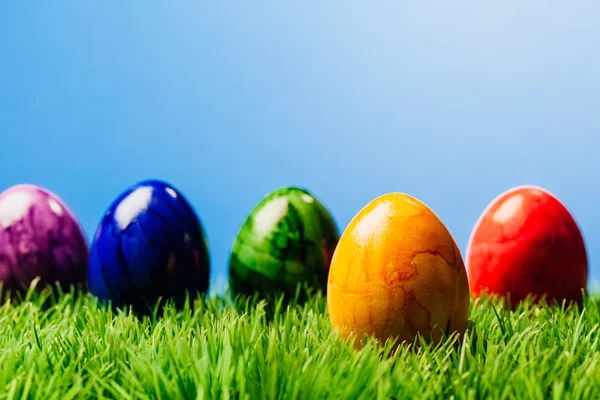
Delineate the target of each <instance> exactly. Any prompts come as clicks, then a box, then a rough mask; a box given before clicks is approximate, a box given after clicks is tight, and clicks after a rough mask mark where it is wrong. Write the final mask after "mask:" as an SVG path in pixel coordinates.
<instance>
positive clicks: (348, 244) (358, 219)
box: [327, 193, 470, 345]
mask: <svg viewBox="0 0 600 400" xmlns="http://www.w3.org/2000/svg"><path fill="white" fill-rule="evenodd" d="M469 299H470V297H469V285H468V281H467V275H466V271H465V266H464V264H463V260H462V256H461V254H460V251H459V249H458V247H457V246H456V242H455V241H454V239H453V238H452V235H451V234H450V232H449V231H448V229H447V228H446V227H445V226H444V224H443V223H442V221H440V219H439V218H438V217H437V216H436V215H435V214H434V213H433V211H431V210H430V209H429V208H428V207H427V206H426V205H425V204H423V203H421V202H420V201H419V200H417V199H415V198H413V197H411V196H409V195H406V194H402V193H390V194H386V195H383V196H381V197H378V198H377V199H375V200H373V201H372V202H371V203H369V204H368V205H367V206H365V207H364V208H363V209H362V210H361V211H360V212H359V213H358V214H357V215H356V216H355V217H354V218H353V219H352V221H351V222H350V224H349V225H348V227H347V228H346V230H345V231H344V233H343V235H342V237H341V238H340V241H339V243H338V246H337V248H336V250H335V253H334V255H333V260H332V263H331V268H330V271H329V279H328V286H327V308H328V311H329V316H330V318H331V322H332V325H333V328H334V329H336V330H338V331H339V332H340V333H341V334H342V335H343V336H348V335H349V334H350V333H354V334H355V335H356V338H357V339H360V338H362V337H363V335H365V334H368V335H373V336H375V337H376V338H377V339H378V340H380V341H382V342H384V341H385V340H386V339H387V338H396V337H397V338H398V339H399V341H400V342H401V341H404V340H407V341H410V340H412V339H413V338H414V337H415V336H416V334H417V333H419V334H420V335H422V336H425V337H426V336H428V335H429V334H431V337H432V339H433V340H435V341H438V340H440V339H441V338H442V337H443V335H444V333H448V334H450V333H453V332H459V333H462V332H464V330H465V328H466V325H467V314H468V310H469ZM355 344H357V345H358V341H357V342H355Z"/></svg>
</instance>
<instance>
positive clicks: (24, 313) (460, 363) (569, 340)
mask: <svg viewBox="0 0 600 400" xmlns="http://www.w3.org/2000/svg"><path fill="white" fill-rule="evenodd" d="M44 301H46V304H47V305H46V306H45V307H42V306H41V304H43V303H44ZM195 304H196V307H195V311H194V312H191V311H190V309H189V308H187V309H185V310H183V311H180V312H176V311H175V310H174V309H172V308H170V307H167V310H166V312H165V315H164V316H163V317H162V318H155V321H152V318H145V319H143V320H140V319H138V318H137V317H135V316H134V315H131V314H127V313H124V312H118V313H115V312H113V311H110V310H108V309H106V308H105V307H101V306H99V305H98V304H97V302H96V301H95V300H94V299H93V298H92V297H91V296H89V295H84V296H78V297H77V296H73V295H72V294H63V295H60V296H57V298H56V299H55V300H51V301H50V304H48V300H47V296H46V295H32V294H31V293H30V295H29V298H28V299H27V301H25V302H20V303H18V302H13V303H12V304H10V303H7V304H5V305H3V306H2V307H1V308H0V319H1V323H0V349H1V350H0V398H2V399H4V398H10V399H13V398H18V399H25V398H31V399H44V400H46V399H73V398H76V399H84V398H118V399H146V398H149V399H221V398H225V399H227V398H242V399H275V398H277V399H288V398H289V399H295V398H304V399H321V398H332V399H405V398H514V399H525V398H527V399H562V398H599V397H600V352H599V351H598V350H599V337H600V336H599V331H598V326H599V322H600V307H599V305H600V299H598V298H597V297H595V296H592V297H590V298H588V299H587V300H586V303H585V307H584V309H583V312H582V311H578V310H572V309H571V310H567V311H564V310H563V309H561V308H560V307H553V308H537V309H536V308H534V309H530V310H526V309H525V307H522V308H521V309H519V310H517V311H515V312H508V311H504V310H503V309H502V308H497V311H495V308H494V307H493V306H492V305H491V304H490V303H487V302H485V303H480V304H472V307H471V313H470V317H469V318H470V320H471V321H472V326H471V329H470V331H469V333H468V334H467V335H465V336H464V337H462V338H461V339H460V340H457V338H454V339H450V340H448V341H446V342H445V343H444V344H442V345H440V346H437V347H432V346H424V347H422V348H421V349H420V350H418V351H415V350H410V349H407V348H405V347H401V348H400V349H399V351H397V352H391V351H390V348H391V346H387V347H386V348H384V347H381V346H377V345H376V344H375V343H372V342H368V343H367V345H366V347H364V348H363V349H362V350H360V351H356V350H354V349H353V348H351V347H350V346H349V345H348V344H346V343H344V342H340V341H339V340H338V339H337V338H336V337H335V335H334V334H332V332H331V328H330V325H329V320H328V317H327V314H326V302H325V299H324V298H323V297H321V296H319V295H317V296H314V297H312V298H311V299H310V301H309V302H308V303H307V304H306V305H305V306H299V305H293V306H289V307H281V308H278V307H277V306H276V305H275V306H273V307H274V308H275V310H274V311H273V314H272V313H271V311H269V312H266V311H265V302H253V301H247V302H243V301H239V302H237V307H234V306H231V305H229V304H228V303H227V302H226V301H224V300H223V299H220V298H211V299H209V300H207V301H200V300H198V301H196V302H195ZM268 315H269V316H270V317H268V318H267V316H268Z"/></svg>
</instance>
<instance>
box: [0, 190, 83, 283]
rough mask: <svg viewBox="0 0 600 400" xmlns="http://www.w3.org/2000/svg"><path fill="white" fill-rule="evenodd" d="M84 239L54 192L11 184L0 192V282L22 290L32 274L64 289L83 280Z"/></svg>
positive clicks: (42, 280) (73, 218)
mask: <svg viewBox="0 0 600 400" xmlns="http://www.w3.org/2000/svg"><path fill="white" fill-rule="evenodd" d="M87 263H88V244H87V242H86V239H85V236H84V234H83V231H82V230H81V227H80V226H79V223H78V222H77V220H76V219H75V217H74V216H73V214H72V213H71V212H70V211H69V209H68V208H67V207H66V205H65V204H64V203H63V202H62V201H61V200H60V199H59V198H58V197H57V196H55V195H54V194H52V193H50V192H49V191H47V190H45V189H42V188H39V187H37V186H33V185H17V186H13V187H11V188H9V189H8V190H6V191H5V192H3V193H2V194H0V282H2V284H3V288H4V290H22V289H24V288H27V287H28V286H29V285H30V284H31V282H32V280H33V279H35V278H36V277H39V278H40V285H45V284H55V283H56V282H59V283H60V285H61V286H62V287H64V288H67V289H68V286H69V285H72V284H84V283H85V280H86V276H87Z"/></svg>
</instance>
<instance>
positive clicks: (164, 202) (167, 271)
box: [88, 180, 209, 313]
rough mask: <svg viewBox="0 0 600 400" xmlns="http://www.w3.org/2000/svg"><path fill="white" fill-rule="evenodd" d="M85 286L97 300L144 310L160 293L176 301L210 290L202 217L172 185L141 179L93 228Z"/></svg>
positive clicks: (176, 302) (162, 296)
mask: <svg viewBox="0 0 600 400" xmlns="http://www.w3.org/2000/svg"><path fill="white" fill-rule="evenodd" d="M88 279H89V289H90V292H91V293H92V294H94V295H95V296H97V297H98V298H99V299H100V301H102V302H105V301H110V302H111V303H112V305H113V306H116V307H128V306H131V307H132V309H133V310H134V311H136V312H139V313H147V312H149V311H150V310H151V309H152V307H155V306H156V305H157V304H158V302H159V299H162V300H165V301H167V300H172V301H173V302H174V304H175V306H176V307H180V306H181V305H182V304H183V303H184V301H185V299H186V296H187V295H189V296H190V300H194V298H195V296H197V295H199V294H203V293H205V292H206V291H207V290H208V282H209V253H208V244H207V240H206V236H205V234H204V229H203V227H202V224H201V221H200V219H199V218H198V216H197V215H196V213H195V212H194V210H193V209H192V207H191V206H190V204H189V203H188V201H187V200H186V199H185V198H184V197H183V195H182V194H181V193H180V192H179V191H178V190H177V189H175V188H174V187H173V186H172V185H169V184H168V183H166V182H162V181H158V180H145V181H142V182H139V183H137V184H135V185H134V186H132V187H130V188H129V189H127V190H126V191H125V192H123V193H122V194H121V195H120V196H119V197H117V198H116V199H115V200H114V202H113V203H112V204H111V205H110V207H109V208H108V210H107V211H106V213H105V214H104V216H103V217H102V221H101V222H100V225H99V226H98V229H97V230H96V235H95V237H94V241H93V243H92V248H91V253H90V264H89V274H88Z"/></svg>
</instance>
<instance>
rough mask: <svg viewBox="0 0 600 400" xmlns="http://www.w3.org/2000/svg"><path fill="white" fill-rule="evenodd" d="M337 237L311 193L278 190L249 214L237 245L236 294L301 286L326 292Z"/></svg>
mask: <svg viewBox="0 0 600 400" xmlns="http://www.w3.org/2000/svg"><path fill="white" fill-rule="evenodd" d="M338 239H339V232H338V229H337V226H336V224H335V222H334V220H333V218H332V217H331V215H330V213H329V211H327V209H325V207H324V206H323V205H322V204H321V203H320V202H319V200H317V198H315V196H314V195H312V194H311V193H309V192H308V191H306V190H304V189H300V188H296V187H285V188H281V189H278V190H276V191H274V192H272V193H271V194H269V195H267V196H266V197H265V198H264V199H262V200H261V201H260V202H259V203H258V205H257V206H256V207H255V208H254V210H253V211H252V212H251V213H250V215H249V216H248V218H247V219H246V222H245V223H244V225H243V226H242V228H241V230H240V232H239V234H238V236H237V238H236V240H235V244H234V246H233V250H232V252H231V257H230V263H229V277H230V278H229V281H230V288H231V290H232V293H233V295H237V294H245V295H251V294H253V293H255V292H260V293H285V294H288V295H292V294H294V292H295V291H296V288H297V287H298V285H299V284H303V285H308V286H309V287H312V288H314V289H316V290H321V291H323V292H325V290H326V285H327V273H328V271H329V265H330V262H331V256H332V255H333V251H334V249H335V246H336V243H337V241H338Z"/></svg>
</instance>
